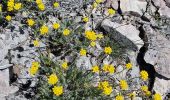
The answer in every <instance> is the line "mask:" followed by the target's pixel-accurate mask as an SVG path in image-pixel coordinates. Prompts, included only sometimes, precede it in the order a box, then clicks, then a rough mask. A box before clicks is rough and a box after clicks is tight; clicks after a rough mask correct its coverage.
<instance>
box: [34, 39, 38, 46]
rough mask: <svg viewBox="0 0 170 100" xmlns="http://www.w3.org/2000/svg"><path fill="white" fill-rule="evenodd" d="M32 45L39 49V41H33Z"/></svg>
mask: <svg viewBox="0 0 170 100" xmlns="http://www.w3.org/2000/svg"><path fill="white" fill-rule="evenodd" d="M33 44H34V46H35V47H39V46H40V44H39V41H38V40H37V39H36V40H34V41H33Z"/></svg>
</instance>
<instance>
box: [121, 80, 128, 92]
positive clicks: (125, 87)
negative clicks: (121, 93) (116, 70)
mask: <svg viewBox="0 0 170 100" xmlns="http://www.w3.org/2000/svg"><path fill="white" fill-rule="evenodd" d="M119 84H120V88H121V89H122V90H127V88H128V84H127V82H126V80H120V83H119Z"/></svg>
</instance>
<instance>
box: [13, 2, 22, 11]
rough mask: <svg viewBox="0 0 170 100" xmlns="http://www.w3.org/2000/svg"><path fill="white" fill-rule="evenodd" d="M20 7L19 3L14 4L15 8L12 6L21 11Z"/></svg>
mask: <svg viewBox="0 0 170 100" xmlns="http://www.w3.org/2000/svg"><path fill="white" fill-rule="evenodd" d="M21 6H22V4H21V3H16V4H15V6H14V9H15V10H19V9H21Z"/></svg>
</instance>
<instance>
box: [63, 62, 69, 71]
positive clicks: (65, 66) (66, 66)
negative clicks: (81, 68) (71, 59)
mask: <svg viewBox="0 0 170 100" xmlns="http://www.w3.org/2000/svg"><path fill="white" fill-rule="evenodd" d="M61 66H62V68H63V69H65V70H66V69H68V63H67V61H65V62H63V63H62V65H61Z"/></svg>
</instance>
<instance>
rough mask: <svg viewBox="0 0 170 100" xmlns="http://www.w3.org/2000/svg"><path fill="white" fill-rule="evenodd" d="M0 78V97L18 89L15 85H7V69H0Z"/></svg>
mask: <svg viewBox="0 0 170 100" xmlns="http://www.w3.org/2000/svg"><path fill="white" fill-rule="evenodd" d="M0 78H1V79H0V99H1V98H2V99H3V98H4V97H5V96H7V95H9V94H11V93H15V92H16V91H18V88H17V87H13V86H10V85H9V69H5V70H0ZM11 88H12V89H11Z"/></svg>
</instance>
